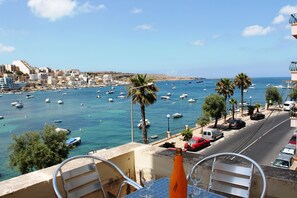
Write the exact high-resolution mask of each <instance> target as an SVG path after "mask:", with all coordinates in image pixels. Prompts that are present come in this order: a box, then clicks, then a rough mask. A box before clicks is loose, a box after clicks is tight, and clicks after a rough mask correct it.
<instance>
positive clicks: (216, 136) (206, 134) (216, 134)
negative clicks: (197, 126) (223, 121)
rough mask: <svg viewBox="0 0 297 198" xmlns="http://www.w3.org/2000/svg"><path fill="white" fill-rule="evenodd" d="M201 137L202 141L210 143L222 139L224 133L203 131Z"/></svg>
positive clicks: (213, 130)
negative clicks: (205, 140) (206, 140)
mask: <svg viewBox="0 0 297 198" xmlns="http://www.w3.org/2000/svg"><path fill="white" fill-rule="evenodd" d="M202 137H203V138H204V139H208V140H210V141H214V140H217V139H219V138H221V137H224V133H222V132H221V131H219V130H218V129H205V130H204V131H203V133H202Z"/></svg>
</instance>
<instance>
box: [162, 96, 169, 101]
mask: <svg viewBox="0 0 297 198" xmlns="http://www.w3.org/2000/svg"><path fill="white" fill-rule="evenodd" d="M161 99H162V100H169V99H170V97H169V96H161Z"/></svg>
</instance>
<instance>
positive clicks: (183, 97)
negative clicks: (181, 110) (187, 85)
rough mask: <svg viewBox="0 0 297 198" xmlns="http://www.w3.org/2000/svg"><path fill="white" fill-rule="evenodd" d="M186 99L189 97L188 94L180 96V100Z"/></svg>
mask: <svg viewBox="0 0 297 198" xmlns="http://www.w3.org/2000/svg"><path fill="white" fill-rule="evenodd" d="M186 97H188V94H186V93H183V94H182V95H180V96H179V98H180V99H185V98H186Z"/></svg>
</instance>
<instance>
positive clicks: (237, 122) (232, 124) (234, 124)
mask: <svg viewBox="0 0 297 198" xmlns="http://www.w3.org/2000/svg"><path fill="white" fill-rule="evenodd" d="M242 127H245V121H243V120H241V119H234V120H229V129H241V128H242Z"/></svg>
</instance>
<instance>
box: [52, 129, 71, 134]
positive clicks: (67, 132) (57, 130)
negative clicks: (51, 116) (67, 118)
mask: <svg viewBox="0 0 297 198" xmlns="http://www.w3.org/2000/svg"><path fill="white" fill-rule="evenodd" d="M55 131H56V132H66V135H68V134H70V133H71V130H69V129H63V128H56V129H55Z"/></svg>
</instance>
